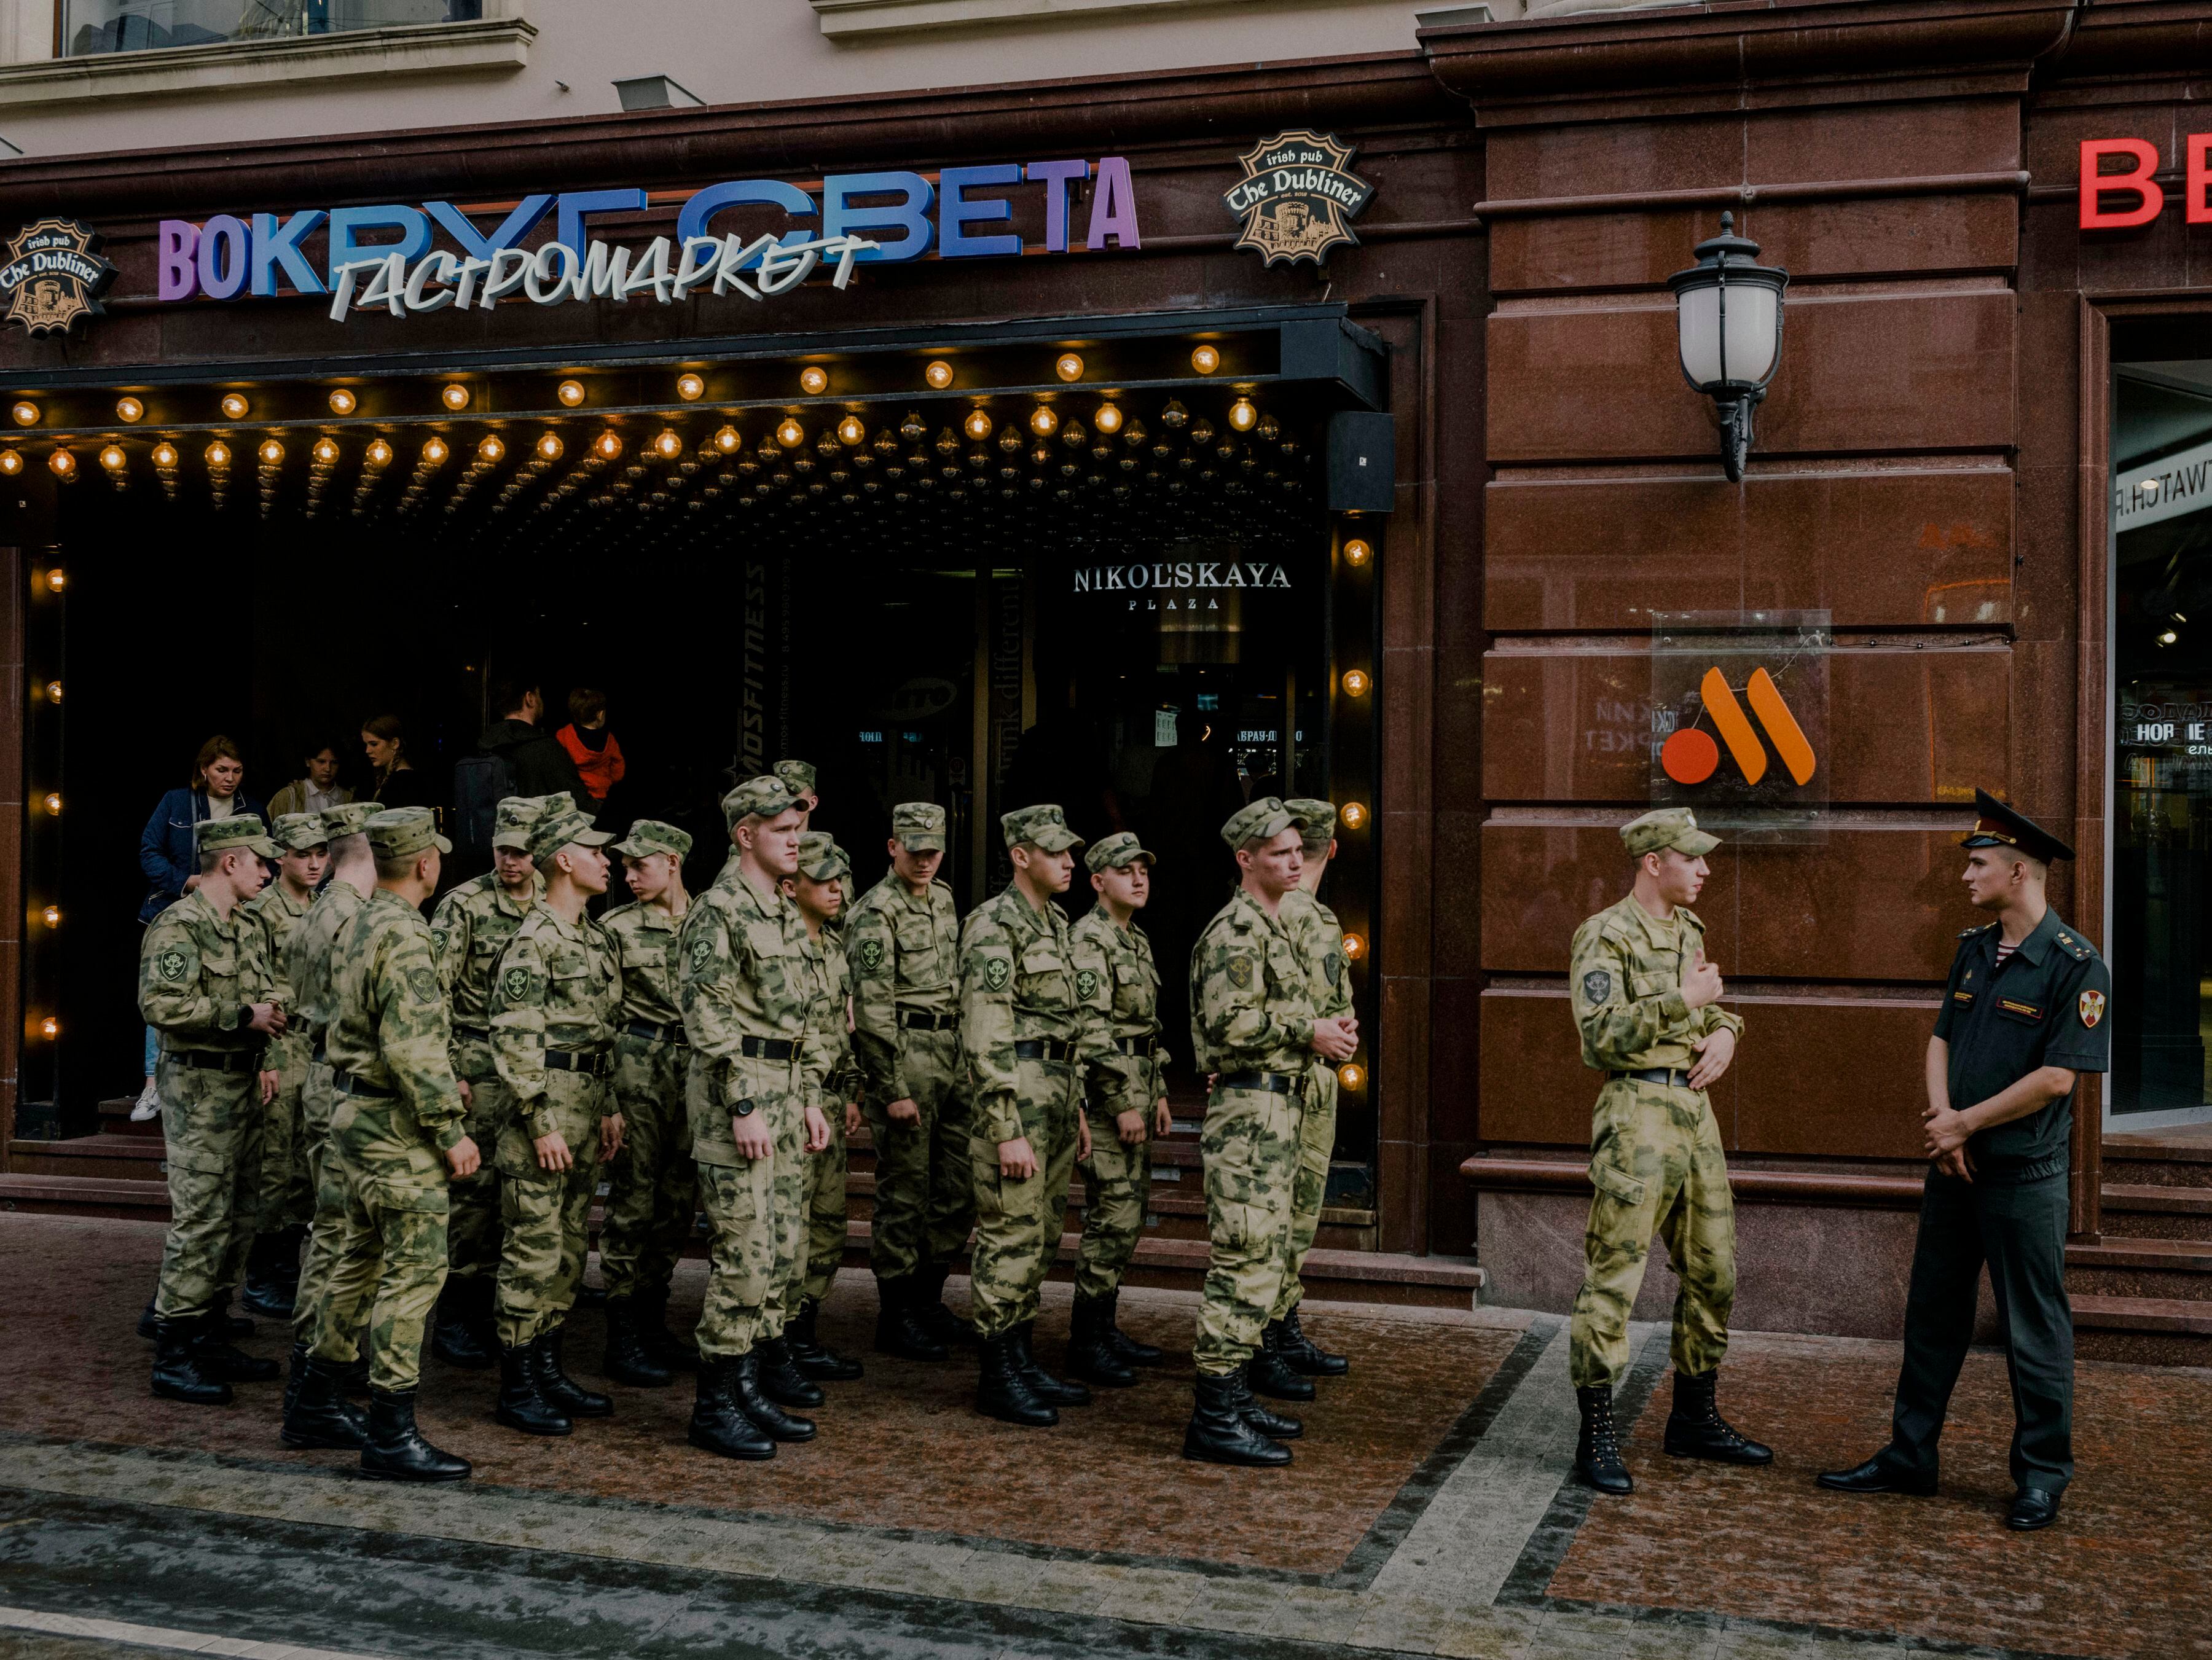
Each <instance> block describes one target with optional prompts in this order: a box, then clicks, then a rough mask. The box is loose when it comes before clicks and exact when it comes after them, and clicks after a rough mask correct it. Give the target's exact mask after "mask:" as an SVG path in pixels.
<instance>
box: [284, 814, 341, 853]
mask: <svg viewBox="0 0 2212 1660" xmlns="http://www.w3.org/2000/svg"><path fill="white" fill-rule="evenodd" d="M271 834H272V835H273V836H275V837H276V845H277V846H278V847H280V848H283V849H284V851H285V852H287V853H298V852H300V851H301V850H302V849H303V848H319V847H321V846H322V845H323V844H324V843H325V842H328V841H329V840H330V839H331V833H330V832H329V831H328V830H325V829H324V828H323V815H322V814H320V813H319V812H283V813H279V814H277V815H276V824H274V825H273V826H272V827H271Z"/></svg>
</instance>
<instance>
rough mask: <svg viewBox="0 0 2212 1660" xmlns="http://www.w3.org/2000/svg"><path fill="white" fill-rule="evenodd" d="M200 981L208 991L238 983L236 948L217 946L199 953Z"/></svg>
mask: <svg viewBox="0 0 2212 1660" xmlns="http://www.w3.org/2000/svg"><path fill="white" fill-rule="evenodd" d="M200 980H201V983H203V984H204V985H205V986H206V987H207V988H209V989H210V991H213V990H215V989H216V988H218V987H228V986H234V985H236V984H237V983H238V947H237V946H216V947H215V949H214V950H212V951H203V952H201V953H200Z"/></svg>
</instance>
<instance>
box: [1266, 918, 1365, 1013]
mask: <svg viewBox="0 0 2212 1660" xmlns="http://www.w3.org/2000/svg"><path fill="white" fill-rule="evenodd" d="M1282 917H1283V925H1284V926H1285V927H1287V928H1289V929H1290V931H1291V943H1292V944H1293V945H1295V946H1297V948H1298V958H1299V960H1300V961H1302V962H1303V963H1304V964H1305V965H1306V971H1307V972H1308V973H1309V974H1310V975H1311V976H1313V999H1314V1012H1315V1013H1316V1014H1317V1015H1319V1016H1321V1018H1322V1019H1324V1020H1327V1019H1330V1018H1334V1017H1335V1016H1337V1015H1340V1014H1349V1013H1351V1012H1352V971H1351V968H1350V965H1349V964H1346V962H1345V960H1344V925H1343V924H1342V923H1341V922H1339V921H1337V920H1336V913H1335V912H1334V911H1333V910H1331V909H1329V908H1328V906H1327V905H1324V904H1323V903H1322V902H1321V901H1320V900H1319V899H1318V898H1316V897H1314V896H1313V895H1312V894H1310V893H1306V892H1304V891H1297V890H1293V891H1291V892H1289V893H1286V894H1285V895H1284V896H1283V909H1282Z"/></svg>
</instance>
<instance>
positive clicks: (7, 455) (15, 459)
mask: <svg viewBox="0 0 2212 1660" xmlns="http://www.w3.org/2000/svg"><path fill="white" fill-rule="evenodd" d="M22 470H23V458H22V456H21V453H18V452H16V451H15V450H0V473H5V474H7V476H8V477H10V478H13V477H15V475H16V474H17V473H19V472H21V471H22Z"/></svg>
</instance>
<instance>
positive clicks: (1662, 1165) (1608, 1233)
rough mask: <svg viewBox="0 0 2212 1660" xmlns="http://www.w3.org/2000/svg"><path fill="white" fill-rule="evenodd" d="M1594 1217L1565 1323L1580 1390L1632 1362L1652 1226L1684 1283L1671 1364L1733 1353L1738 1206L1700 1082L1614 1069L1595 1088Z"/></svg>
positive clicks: (1606, 1380) (1695, 1372)
mask: <svg viewBox="0 0 2212 1660" xmlns="http://www.w3.org/2000/svg"><path fill="white" fill-rule="evenodd" d="M1590 1182H1591V1183H1592V1185H1594V1186H1595V1188H1596V1189H1597V1192H1596V1194H1595V1196H1593V1197H1592V1199H1591V1200H1590V1213H1589V1230H1588V1231H1587V1232H1586V1233H1585V1234H1584V1235H1583V1287H1582V1290H1581V1292H1578V1293H1577V1296H1576V1298H1575V1312H1574V1319H1573V1322H1572V1323H1571V1326H1570V1328H1569V1333H1568V1347H1567V1371H1568V1373H1569V1375H1570V1376H1571V1377H1572V1378H1573V1379H1574V1384H1575V1387H1576V1388H1577V1389H1589V1388H1593V1387H1595V1386H1596V1385H1598V1384H1601V1383H1602V1384H1606V1385H1608V1386H1610V1385H1612V1384H1614V1383H1619V1382H1620V1377H1621V1374H1622V1373H1624V1372H1626V1371H1627V1370H1628V1311H1629V1310H1630V1309H1632V1307H1634V1306H1635V1304H1636V1293H1637V1292H1638V1289H1639V1288H1640V1287H1641V1286H1643V1284H1644V1258H1645V1256H1646V1254H1647V1253H1648V1252H1649V1251H1650V1248H1651V1236H1652V1235H1653V1233H1655V1232H1656V1233H1657V1234H1658V1236H1659V1237H1661V1238H1662V1239H1663V1240H1665V1241H1666V1242H1667V1251H1668V1256H1671V1257H1672V1258H1673V1259H1674V1273H1675V1274H1676V1276H1677V1277H1678V1278H1679V1279H1680V1282H1681V1289H1680V1292H1678V1293H1677V1294H1676V1296H1675V1298H1674V1370H1675V1371H1679V1372H1682V1373H1685V1374H1686V1375H1688V1376H1690V1377H1702V1376H1703V1375H1705V1373H1707V1372H1710V1371H1712V1370H1713V1369H1714V1368H1715V1367H1716V1366H1717V1365H1720V1363H1721V1357H1722V1356H1723V1355H1724V1354H1726V1353H1728V1320H1729V1308H1730V1307H1731V1306H1732V1305H1733V1304H1735V1204H1734V1201H1732V1200H1731V1199H1730V1198H1729V1181H1728V1160H1727V1158H1726V1157H1725V1156H1724V1155H1723V1152H1722V1151H1721V1136H1720V1128H1719V1126H1718V1125H1717V1124H1715V1123H1714V1122H1713V1110H1712V1107H1711V1104H1708V1103H1707V1101H1706V1099H1705V1091H1702V1090H1690V1089H1677V1088H1673V1087H1670V1086H1668V1085H1663V1084H1647V1083H1642V1082H1639V1081H1638V1080H1637V1079H1632V1078H1616V1079H1611V1080H1610V1081H1608V1082H1607V1085H1606V1086H1605V1087H1604V1088H1603V1089H1602V1090H1601V1091H1599V1092H1598V1098H1597V1108H1596V1110H1595V1113H1594V1115H1593V1116H1592V1122H1591V1135H1590Z"/></svg>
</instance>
